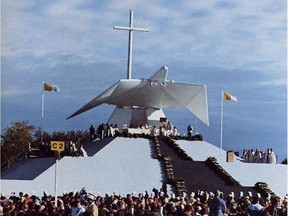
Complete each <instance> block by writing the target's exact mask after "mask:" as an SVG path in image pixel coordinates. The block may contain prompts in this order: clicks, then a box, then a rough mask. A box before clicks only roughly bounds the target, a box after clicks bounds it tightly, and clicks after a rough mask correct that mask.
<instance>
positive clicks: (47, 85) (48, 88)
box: [44, 83, 60, 92]
mask: <svg viewBox="0 0 288 216" xmlns="http://www.w3.org/2000/svg"><path fill="white" fill-rule="evenodd" d="M44 91H54V92H60V88H59V87H58V86H56V85H53V84H50V83H44Z"/></svg>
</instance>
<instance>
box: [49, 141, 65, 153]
mask: <svg viewBox="0 0 288 216" xmlns="http://www.w3.org/2000/svg"><path fill="white" fill-rule="evenodd" d="M50 144H51V150H52V151H64V150H65V142H64V141H51V143H50Z"/></svg>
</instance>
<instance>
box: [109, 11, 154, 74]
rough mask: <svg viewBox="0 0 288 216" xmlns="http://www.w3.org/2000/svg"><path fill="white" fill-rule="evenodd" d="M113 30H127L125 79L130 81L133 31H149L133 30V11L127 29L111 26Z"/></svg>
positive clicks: (146, 30)
mask: <svg viewBox="0 0 288 216" xmlns="http://www.w3.org/2000/svg"><path fill="white" fill-rule="evenodd" d="M113 29H118V30H128V31H129V41H128V63H127V79H131V71H132V47H133V45H132V42H133V31H141V32H148V31H149V29H143V28H134V27H133V11H132V10H130V25H129V27H122V26H113Z"/></svg>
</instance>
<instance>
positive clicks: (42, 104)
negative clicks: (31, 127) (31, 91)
mask: <svg viewBox="0 0 288 216" xmlns="http://www.w3.org/2000/svg"><path fill="white" fill-rule="evenodd" d="M43 126H44V81H43V83H42V101H41V144H42V143H43Z"/></svg>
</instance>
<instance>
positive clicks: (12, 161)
mask: <svg viewBox="0 0 288 216" xmlns="http://www.w3.org/2000/svg"><path fill="white" fill-rule="evenodd" d="M23 159H27V152H26V151H23V152H21V153H19V154H17V155H15V156H13V157H12V158H10V159H9V160H7V161H5V162H3V163H2V164H1V172H3V171H4V170H6V169H9V168H10V167H11V166H13V165H15V164H16V163H17V162H19V161H21V160H23Z"/></svg>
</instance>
